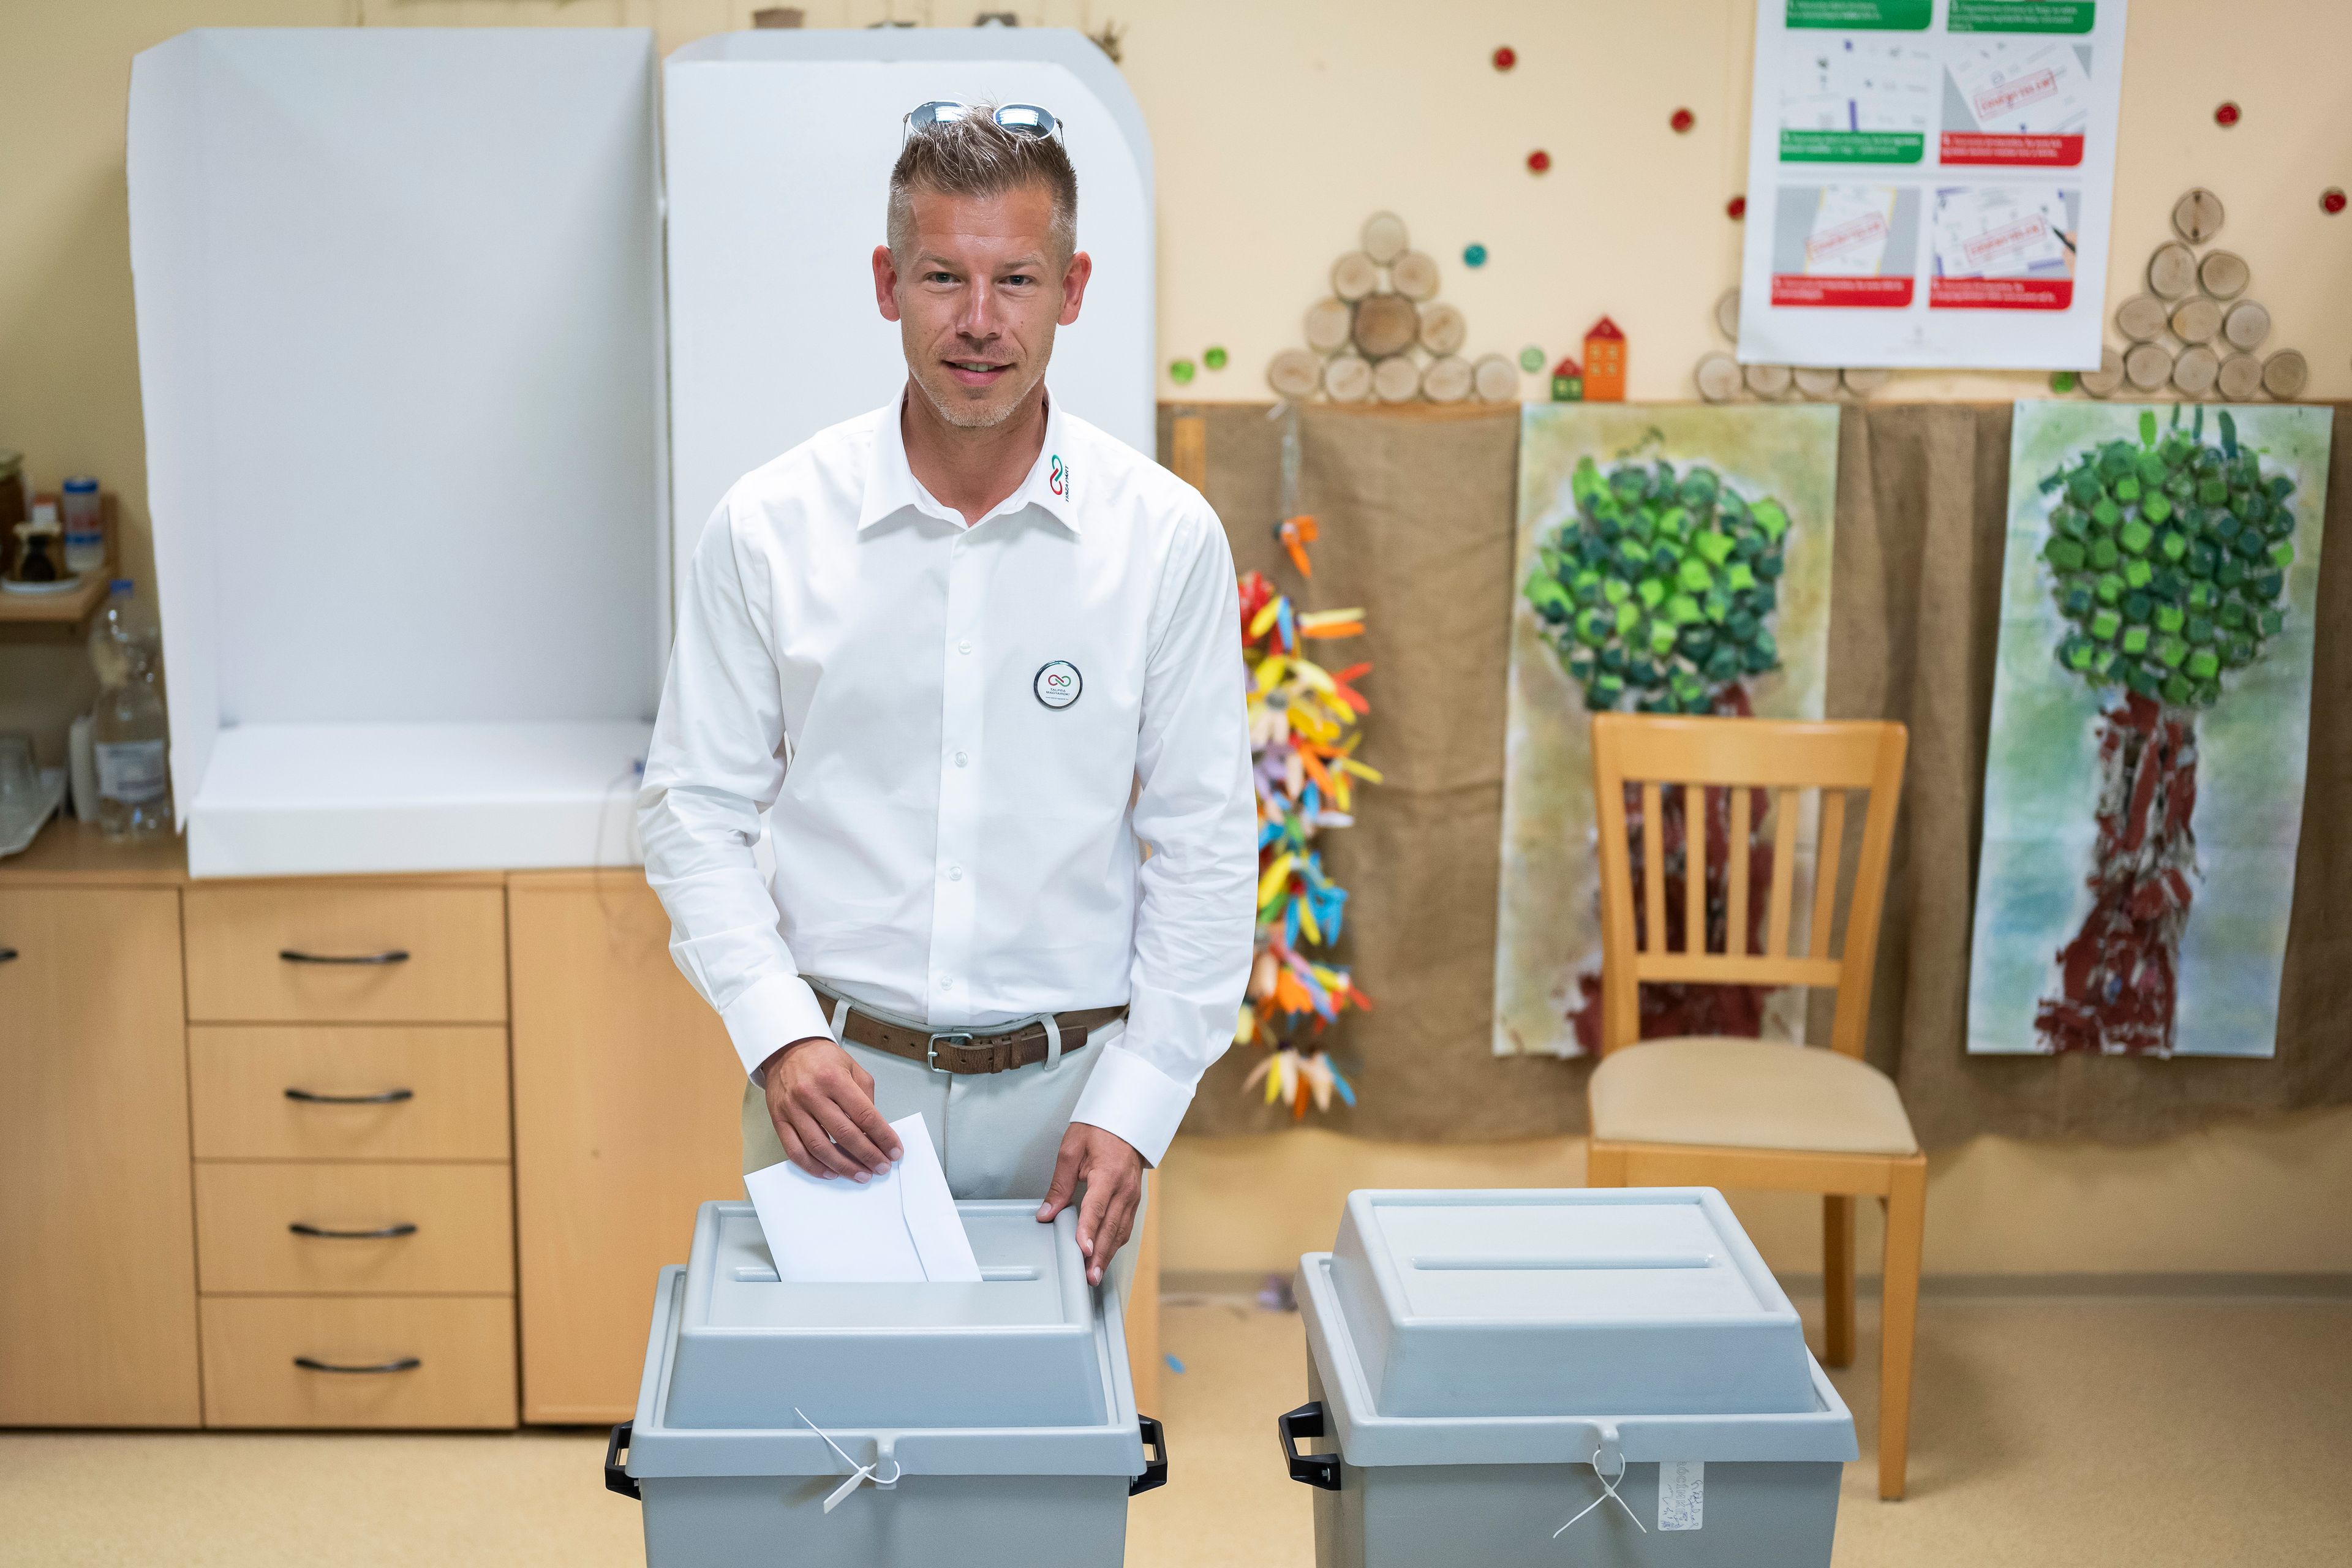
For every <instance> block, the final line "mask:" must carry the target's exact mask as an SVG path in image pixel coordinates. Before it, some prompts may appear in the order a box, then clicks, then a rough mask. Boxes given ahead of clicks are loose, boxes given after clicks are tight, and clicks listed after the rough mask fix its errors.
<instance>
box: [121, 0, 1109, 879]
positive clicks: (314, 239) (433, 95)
mask: <svg viewBox="0 0 2352 1568" xmlns="http://www.w3.org/2000/svg"><path fill="white" fill-rule="evenodd" d="M661 94H662V95H663V96H664V97H665V98H666V103H658V104H657V102H656V61H655V57H654V50H653V43H652V37H651V35H650V34H649V33H647V32H646V31H644V30H641V29H588V28H544V29H541V28H531V29H515V30H505V29H492V28H466V29H457V30H436V29H424V28H377V29H336V28H302V29H288V30H282V31H280V30H249V31H248V30H226V31H200V32H194V33H190V34H186V35H184V36H182V37H177V38H174V39H173V40H171V41H170V42H168V43H166V44H163V45H161V46H159V47H155V48H152V49H149V50H147V51H145V52H144V53H142V54H141V55H140V56H139V57H138V58H137V59H136V60H135V61H134V63H133V66H132V74H131V112H130V124H129V156H128V172H129V184H130V205H131V264H132V270H133V275H134V285H135V293H136V302H137V310H138V323H139V355H140V375H141V392H142V401H143V404H144V412H145V417H146V426H147V445H148V471H149V495H150V506H151V511H152V516H153V524H154V533H155V553H156V576H157V579H158V581H157V583H156V584H154V588H155V592H156V595H157V601H158V604H159V607H160V610H161V613H162V618H163V641H164V660H165V671H166V678H167V679H168V681H169V696H170V700H171V721H172V770H173V790H174V795H175V799H176V802H177V805H178V811H179V814H180V817H181V820H182V822H183V823H184V826H186V828H187V833H188V858H189V868H190V870H191V872H192V873H193V874H194V875H196V876H199V877H212V876H262V875H268V876H284V875H302V874H309V873H352V872H395V871H428V870H456V869H468V868H525V867H535V866H583V865H598V864H613V863H616V862H622V861H626V860H630V859H633V858H635V852H634V849H633V840H632V837H631V833H630V821H631V817H632V816H633V812H632V809H631V803H632V801H633V798H634V796H635V788H636V771H637V764H638V763H639V761H640V759H642V758H643V756H644V754H645V745H646V737H647V735H648V734H649V733H650V730H651V722H652V718H653V713H654V709H655V706H656V701H657V700H658V697H659V691H660V679H661V671H662V663H663V658H664V655H665V650H666V649H667V645H668V636H669V605H670V600H671V591H672V585H673V581H674V579H673V573H672V563H673V561H674V560H675V561H677V562H683V561H684V559H685V558H686V556H687V555H688V553H690V552H691V551H692V548H693V544H694V541H695V538H696V537H697V536H698V532H699V530H700V525H701V523H702V521H703V520H704V519H705V517H707V515H708V514H709V510H710V508H711V506H712V505H713V504H714V503H715V502H716V501H717V500H718V498H719V495H720V494H721V493H722V492H723V491H724V490H725V489H726V488H727V486H728V485H729V484H730V483H732V482H733V480H734V479H735V478H736V477H737V476H738V475H740V474H741V473H743V472H744V471H746V470H748V469H750V468H755V467H757V466H758V465H760V464H761V463H763V462H765V461H766V460H768V459H769V458H772V457H774V456H776V455H777V454H779V453H781V452H782V451H784V450H785V449H786V448H788V447H792V446H793V445H794V444H796V443H797V442H799V441H801V440H803V439H804V438H805V437H808V436H809V435H811V434H813V433H814V432H815V431H816V430H818V429H820V428H822V427H824V426H826V425H829V424H832V423H834V422H835V421H837V420H840V419H845V418H847V417H850V416H854V415H856V414H858V413H861V412H864V411H865V410H866V409H869V408H872V407H875V406H877V405H880V404H881V403H882V402H884V401H885V400H887V397H888V396H889V395H890V392H891V390H892V388H894V387H895V386H896V385H898V383H899V381H900V380H901V379H902V374H901V371H900V369H899V365H900V361H899V358H898V344H897V335H896V334H897V329H896V328H895V327H894V326H892V325H891V324H890V323H887V322H885V321H882V320H881V319H880V318H879V316H878V314H877V312H876V310H875V309H874V302H873V291H872V283H871V272H870V268H869V266H868V263H867V260H866V257H867V255H868V253H869V252H870V251H871V249H872V247H873V246H874V244H875V243H877V240H878V239H879V238H880V237H881V233H882V226H883V214H884V195H883V193H884V185H885V182H886V179H887V173H888V169H889V164H890V161H891V159H892V158H893V157H894V156H895V155H896V153H897V150H898V123H899V117H900V116H901V115H902V114H903V113H904V112H905V111H906V110H908V108H911V107H912V106H913V105H914V104H915V103H917V102H919V101H921V100H924V99H927V98H961V99H967V100H969V99H975V98H980V97H984V96H990V97H1000V98H1012V99H1026V100H1033V101H1037V102H1042V103H1045V105H1047V106H1048V107H1049V108H1051V109H1053V110H1055V113H1056V114H1058V115H1063V116H1065V117H1066V120H1067V121H1068V125H1069V130H1068V138H1069V143H1070V148H1071V153H1072V156H1073V159H1074V161H1075V162H1076V165H1077V168H1078V173H1079V179H1080V184H1081V192H1082V197H1081V215H1080V224H1079V240H1080V243H1081V245H1083V246H1085V247H1087V248H1088V249H1089V250H1091V251H1092V252H1093V253H1094V254H1095V256H1096V258H1097V266H1098V268H1099V271H1098V277H1099V278H1100V279H1101V281H1099V282H1098V283H1097V287H1096V289H1094V290H1093V291H1092V292H1091V293H1090V296H1089V298H1088V300H1087V309H1086V313H1085V316H1084V318H1083V320H1082V321H1081V322H1080V323H1079V324H1078V325H1077V326H1076V327H1074V328H1070V329H1066V330H1065V331H1064V332H1063V334H1062V335H1061V338H1060V340H1059V342H1057V345H1056V350H1055V368H1054V371H1053V374H1052V379H1051V385H1052V386H1053V387H1054V389H1055V395H1058V396H1062V397H1065V398H1066V399H1067V401H1068V403H1069V405H1070V406H1071V407H1073V408H1074V409H1076V410H1077V411H1078V412H1080V413H1081V414H1083V415H1085V416H1087V417H1089V418H1091V419H1092V420H1093V421H1094V422H1095V423H1097V424H1098V425H1100V426H1103V427H1104V428H1106V429H1108V430H1110V431H1111V432H1113V433H1114V434H1116V435H1118V436H1119V437H1122V438H1124V439H1127V440H1129V441H1131V442H1134V443H1135V444H1137V445H1138V446H1139V447H1144V448H1145V449H1147V450H1148V449H1149V444H1150V440H1151V363H1152V359H1153V353H1152V336H1151V334H1152V325H1151V299H1152V287H1151V276H1150V265H1151V257H1152V230H1151V195H1150V193H1151V184H1150V152H1149V145H1148V142H1147V141H1146V139H1145V135H1144V132H1143V128H1142V121H1141V117H1140V115H1139V112H1138V111H1137V110H1136V107H1135V104H1134V100H1133V99H1132V98H1131V97H1130V96H1129V94H1128V93H1127V91H1126V89H1125V85H1124V83H1123V82H1121V81H1120V79H1119V78H1118V73H1117V72H1116V70H1114V69H1112V68H1111V67H1110V65H1109V62H1108V60H1107V59H1105V58H1103V57H1102V56H1101V54H1100V51H1099V50H1097V49H1096V48H1095V47H1094V46H1093V45H1092V44H1091V43H1088V42H1087V40H1085V39H1084V38H1083V37H1079V36H1078V35H1076V34H1075V33H1064V32H1055V31H1049V30H1044V29H1035V30H1032V29H1004V28H993V27H992V28H984V29H974V30H971V31H969V32H967V31H964V30H961V29H952V30H950V29H942V30H937V31H932V30H924V31H919V32H909V31H904V30H897V29H888V30H882V31H875V32H841V33H824V32H811V33H781V32H779V33H763V34H749V35H738V36H734V37H720V38H713V39H709V40H706V41H704V42H703V43H700V44H698V45H695V46H692V47H690V48H688V49H686V50H681V51H680V52H679V53H678V55H677V56H676V57H673V59H672V61H671V62H670V66H669V69H668V71H667V74H666V76H665V77H663V78H662V86H661ZM657 116H664V117H666V119H657ZM665 123H666V125H667V140H666V141H665V138H664V137H663V136H662V135H661V134H659V133H658V132H659V130H660V128H661V126H662V125H664V124H665ZM665 185H667V205H666V206H665V194H664V188H665ZM665 217H666V218H667V234H665ZM666 272H667V277H666V276H665V273H666ZM673 498H674V499H675V505H676V510H677V517H678V518H679V519H680V520H681V522H682V524H683V526H681V527H679V528H678V529H677V532H676V538H675V540H673V537H672V528H671V518H672V512H673ZM145 586H146V585H144V584H142V591H143V589H144V588H145Z"/></svg>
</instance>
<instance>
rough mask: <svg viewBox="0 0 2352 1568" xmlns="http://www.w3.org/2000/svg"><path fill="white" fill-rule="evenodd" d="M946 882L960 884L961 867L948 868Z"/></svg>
mask: <svg viewBox="0 0 2352 1568" xmlns="http://www.w3.org/2000/svg"><path fill="white" fill-rule="evenodd" d="M948 880H949V881H950V882H961V881H962V880H963V868H962V867H961V866H950V867H949V868H948Z"/></svg>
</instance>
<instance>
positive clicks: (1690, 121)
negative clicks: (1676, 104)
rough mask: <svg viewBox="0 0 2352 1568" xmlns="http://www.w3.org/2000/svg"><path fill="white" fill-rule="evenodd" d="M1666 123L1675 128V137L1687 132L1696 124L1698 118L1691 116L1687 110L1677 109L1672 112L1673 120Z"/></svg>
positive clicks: (1694, 115)
mask: <svg viewBox="0 0 2352 1568" xmlns="http://www.w3.org/2000/svg"><path fill="white" fill-rule="evenodd" d="M1666 123H1667V124H1669V125H1671V126H1673V127H1674V128H1675V135H1677V136H1680V135H1683V134H1685V132H1688V131H1689V130H1690V128H1691V127H1692V126H1694V125H1696V124H1697V123H1698V116H1697V115H1696V114H1693V113H1692V112H1691V111H1690V110H1687V109H1677V110H1675V112H1674V118H1673V119H1671V120H1669V121H1666Z"/></svg>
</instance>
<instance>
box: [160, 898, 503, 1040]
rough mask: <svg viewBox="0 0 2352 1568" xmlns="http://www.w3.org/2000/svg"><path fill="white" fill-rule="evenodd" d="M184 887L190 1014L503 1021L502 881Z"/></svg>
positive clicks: (201, 1018)
mask: <svg viewBox="0 0 2352 1568" xmlns="http://www.w3.org/2000/svg"><path fill="white" fill-rule="evenodd" d="M185 897H186V911H187V951H188V1016H189V1018H190V1019H191V1020H194V1021H196V1022H216V1023H231V1024H235V1023H297V1024H299V1023H320V1024H345V1023H358V1024H498V1023H503V1022H505V1021H506V1016H507V952H506V894H505V891H504V889H499V888H496V887H479V888H471V887H432V888H421V887H371V886H367V885H364V884H352V883H328V884H323V885H320V886H316V887H305V886H299V885H296V884H291V883H285V882H267V883H257V884H251V885H245V886H238V887H210V888H204V887H197V888H190V889H188V890H187V893H186V895H185Z"/></svg>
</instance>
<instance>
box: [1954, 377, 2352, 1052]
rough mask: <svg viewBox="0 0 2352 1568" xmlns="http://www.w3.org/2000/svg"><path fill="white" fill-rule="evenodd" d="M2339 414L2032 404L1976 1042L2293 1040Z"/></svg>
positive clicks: (1990, 776)
mask: <svg viewBox="0 0 2352 1568" xmlns="http://www.w3.org/2000/svg"><path fill="white" fill-rule="evenodd" d="M2329 423H2330V416H2329V412H2328V410H2326V409H2325V408H2301V407H2283V406H2279V405H2258V406H2251V407H2228V408H2222V407H2213V406H2210V405H2197V406H2191V405H2181V404H2177V403H2176V404H2171V405H2159V406H2155V407H2147V406H2130V405H2116V404H2098V403H2074V402H2055V401H2047V400H2043V401H2035V402H2031V403H2021V404H2019V405H2017V416H2016V422H2015V425H2014V426H2013V427H2012V431H2011V438H2010V469H2009V471H2010V491H2009V542H2008V549H2007V553H2006V558H2005V561H2004V563H2003V566H2002V573H2001V617H2000V647H1999V650H1998V654H1997V659H1998V663H1997V667H1996V673H1995V675H1994V679H1993V699H1992V730H1991V734H1990V739H1989V742H1988V744H1987V748H1986V759H1985V805H1984V848H1983V853H1982V855H1981V857H1980V858H1979V865H1978V872H1977V908H1976V933H1975V938H1974V942H1973V944H1972V947H1971V955H1972V956H1971V961H1970V962H1971V972H1970V974H1969V1050H1971V1051H1974V1052H1980V1053H1999V1054H2033V1053H2043V1054H2056V1053H2060V1052H2083V1053H2088V1054H2096V1055H2104V1056H2155V1057H2166V1056H2223V1057H2267V1056H2269V1055H2271V1054H2272V1050H2273V1044H2274V1042H2275V1040H2276V1038H2277V1035H2278V995H2279V973H2280V970H2281V967H2282V965H2283V964H2284V961H2285V957H2286V936H2287V920H2288V916H2289V913H2290V911H2291V910H2292V907H2293V905H2294V871H2295V849H2296V845H2297V842H2298V839H2299V837H2300V835H2301V831H2302V824H2303V790H2304V770H2305V754H2306V752H2307V751H2308V749H2309V738H2310V724H2311V657H2312V638H2313V616H2314V609H2315V605H2316V603H2317V600H2318V595H2319V548H2320V524H2321V520H2322V513H2321V498H2322V497H2323V496H2325V495H2326V490H2327V463H2328V432H2329Z"/></svg>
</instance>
